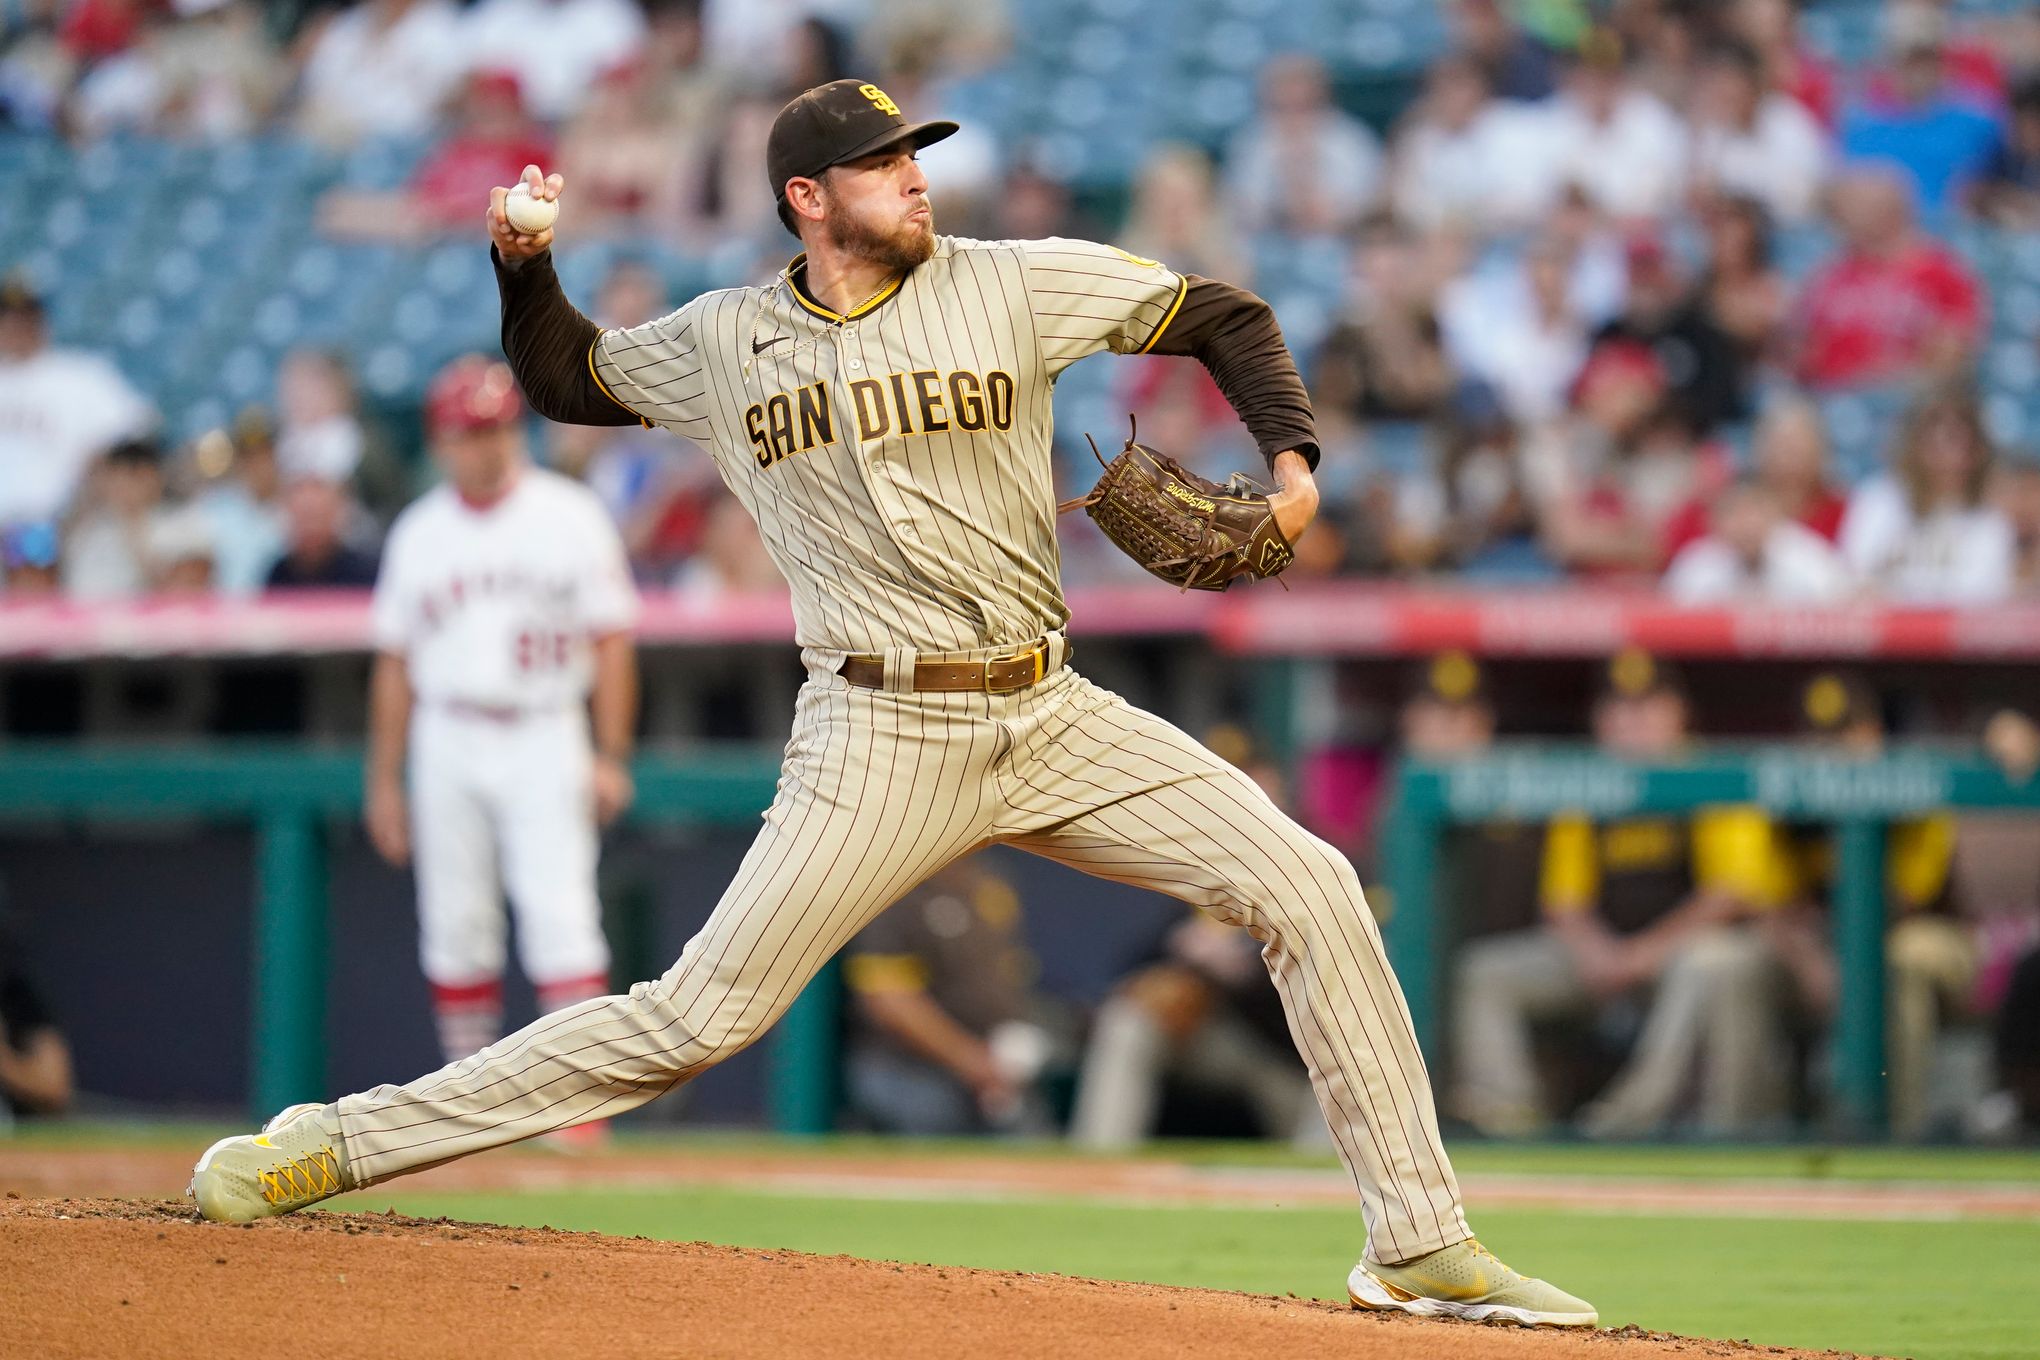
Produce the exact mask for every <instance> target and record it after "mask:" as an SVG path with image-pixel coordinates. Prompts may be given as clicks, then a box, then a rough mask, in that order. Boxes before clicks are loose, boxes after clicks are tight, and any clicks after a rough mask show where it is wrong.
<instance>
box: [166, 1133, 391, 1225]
mask: <svg viewBox="0 0 2040 1360" xmlns="http://www.w3.org/2000/svg"><path fill="white" fill-rule="evenodd" d="M331 1110H332V1106H330V1105H293V1106H291V1107H290V1108H289V1109H287V1110H284V1111H282V1112H281V1113H279V1114H277V1115H276V1117H275V1118H273V1119H271V1120H270V1121H269V1122H268V1123H267V1124H264V1125H263V1126H262V1132H260V1133H252V1134H251V1133H243V1134H237V1135H235V1136H234V1137H232V1138H222V1139H220V1141H219V1142H217V1143H214V1144H213V1145H212V1146H211V1147H209V1148H207V1149H206V1150H205V1156H203V1157H201V1158H199V1159H198V1165H197V1166H195V1167H193V1168H192V1171H191V1184H190V1186H189V1187H187V1188H186V1190H185V1192H184V1193H185V1195H186V1196H187V1197H189V1198H190V1199H191V1200H192V1202H193V1203H195V1204H197V1205H198V1212H199V1214H200V1216H201V1217H204V1218H207V1219H210V1220H212V1221H213V1222H215V1223H249V1222H252V1221H254V1220H255V1219H258V1218H272V1217H274V1216H276V1215H277V1214H287V1213H289V1212H291V1211H292V1210H293V1209H302V1208H304V1207H305V1206H306V1205H308V1204H317V1203H318V1202H319V1201H320V1200H322V1199H331V1198H332V1197H333V1196H335V1195H337V1194H340V1193H341V1192H342V1191H345V1190H352V1189H353V1188H354V1180H353V1178H352V1177H350V1176H349V1175H348V1174H347V1149H346V1145H345V1143H344V1142H343V1141H342V1139H341V1137H340V1120H339V1118H338V1116H337V1115H336V1114H334V1113H331V1112H330V1111H331Z"/></svg>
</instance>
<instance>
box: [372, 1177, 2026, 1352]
mask: <svg viewBox="0 0 2040 1360" xmlns="http://www.w3.org/2000/svg"><path fill="white" fill-rule="evenodd" d="M386 1206H394V1207H396V1208H397V1209H399V1210H401V1211H403V1212H406V1213H415V1214H425V1215H439V1214H446V1215H450V1216H453V1217H456V1218H462V1219H470V1220H479V1221H486V1222H499V1223H519V1224H548V1225H550V1226H553V1227H556V1228H574V1229H584V1230H591V1231H599V1232H608V1233H618V1234H624V1235H631V1234H642V1235H644V1236H647V1237H654V1238H666V1239H672V1240H680V1241H695V1240H699V1241H709V1242H722V1243H729V1244H733V1245H741V1246H753V1247H786V1248H793V1249H796V1250H800V1251H810V1252H822V1253H837V1252H841V1253H848V1254H851V1255H856V1256H865V1257H873V1258H877V1259H882V1260H901V1261H919V1262H928V1263H934V1264H943V1265H970V1266H983V1267H991V1268H998V1269H1009V1270H1034V1271H1059V1272H1062V1273H1065V1274H1072V1275H1094V1276H1101V1277H1106V1278H1117V1279H1127V1280H1149V1281H1155V1282H1159V1283H1166V1284H1183V1285H1203V1286H1210V1287H1214V1288H1223V1289H1244V1290H1251V1291H1256V1292H1261V1293H1273V1294H1281V1293H1290V1292H1293V1293H1295V1294H1297V1295H1299V1296H1302V1297H1318V1298H1339V1297H1342V1294H1341V1289H1342V1286H1343V1284H1344V1278H1343V1272H1344V1270H1345V1269H1346V1267H1347V1266H1349V1265H1350V1264H1351V1262H1352V1258H1353V1257H1354V1256H1355V1255H1357V1253H1358V1251H1359V1248H1360V1244H1361V1239H1360V1224H1359V1216H1358V1213H1357V1211H1355V1212H1343V1211H1336V1210H1322V1209H1298V1210H1280V1211H1270V1210H1257V1209H1230V1208H1205V1207H1197V1208H1164V1207H1140V1208H1129V1207H1121V1206H1100V1205H1092V1204H1084V1203H1080V1202H1076V1201H1049V1202H1045V1203H1009V1202H990V1203H986V1202H956V1201H942V1200H906V1201H902V1200H879V1199H847V1198H826V1197H810V1196H801V1195H780V1194H768V1193H757V1192H751V1191H740V1190H726V1189H713V1188H708V1189H693V1188H688V1189H672V1190H645V1189H632V1190H628V1191H593V1190H591V1191H573V1192H567V1193H536V1194H520V1195H497V1194H432V1195H408V1194H403V1193H390V1189H389V1187H382V1188H379V1189H377V1190H374V1191H370V1192H368V1193H366V1194H363V1195H356V1196H352V1197H350V1198H349V1199H348V1200H343V1201H341V1202H340V1203H339V1204H338V1205H337V1206H336V1207H356V1208H370V1207H373V1208H376V1209H381V1208H383V1207H386ZM1479 1221H1480V1230H1481V1238H1482V1240H1483V1241H1484V1242H1486V1243H1487V1244H1488V1245H1489V1246H1491V1247H1492V1248H1493V1249H1494V1250H1495V1251H1496V1252H1497V1253H1499V1254H1500V1255H1501V1256H1502V1257H1503V1259H1505V1260H1509V1261H1511V1262H1512V1263H1515V1264H1518V1265H1520V1266H1522V1267H1523V1268H1525V1269H1529V1270H1533V1271H1536V1272H1539V1273H1542V1274H1545V1275H1548V1276H1549V1277H1551V1278H1553V1279H1555V1280H1558V1281H1560V1282H1562V1283H1563V1284H1564V1285H1565V1286H1566V1287H1567V1288H1570V1289H1573V1290H1575V1291H1576V1292H1578V1293H1580V1294H1583V1295H1584V1296H1585V1297H1587V1298H1589V1299H1592V1300H1593V1301H1594V1302H1595V1303H1596V1305H1597V1306H1598V1307H1599V1308H1600V1309H1601V1319H1602V1322H1603V1324H1604V1325H1610V1326H1612V1325H1618V1324H1621V1323H1628V1322H1635V1323H1639V1324H1641V1325H1643V1326H1645V1327H1649V1328H1651V1329H1653V1330H1660V1331H1675V1332H1684V1333H1688V1334H1691V1335H1697V1336H1713V1337H1733V1338H1738V1339H1748V1340H1751V1341H1754V1342H1757V1343H1760V1344H1769V1345H1789V1346H1804V1347H1809V1348H1813V1349H1828V1348H1839V1349H1844V1350H1855V1351H1859V1352H1864V1353H1868V1354H1879V1355H1913V1356H1918V1357H1921V1360H1929V1358H1932V1360H1983V1358H1984V1357H1992V1358H1996V1357H2010V1356H2030V1355H2032V1354H2033V1347H2034V1338H2035V1336H2036V1335H2040V1302H2036V1291H2035V1289H2034V1285H2033V1280H2032V1270H2033V1266H2034V1264H2035V1263H2036V1262H2040V1223H2032V1222H1998V1221H1992V1222H1976V1223H1959V1224H1958V1223H1875V1222H1870V1223H1864V1222H1845V1223H1837V1222H1795V1221H1788V1220H1752V1219H1714V1218H1655V1217H1652V1218H1645V1217H1632V1216H1601V1215H1590V1214H1567V1213H1547V1212H1530V1211H1522V1210H1487V1211H1484V1212H1482V1213H1481V1214H1480V1220H1479Z"/></svg>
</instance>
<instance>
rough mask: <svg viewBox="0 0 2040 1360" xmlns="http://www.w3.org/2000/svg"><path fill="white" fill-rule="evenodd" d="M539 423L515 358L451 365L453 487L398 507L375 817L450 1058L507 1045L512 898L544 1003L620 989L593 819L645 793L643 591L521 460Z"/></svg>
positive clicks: (620, 560) (566, 492)
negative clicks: (636, 734) (413, 926)
mask: <svg viewBox="0 0 2040 1360" xmlns="http://www.w3.org/2000/svg"><path fill="white" fill-rule="evenodd" d="M524 416H525V410H524V402H523V400H522V398H521V397H520V396H519V395H518V392H517V386H516V383H515V381H514V379H513V378H512V377H511V374H510V370H509V368H508V367H507V366H506V365H504V364H503V363H501V362H491V361H489V360H486V359H483V358H481V357H479V356H471V357H469V358H465V359H461V360H457V361H456V362H455V363H454V364H452V365H451V366H449V367H448V368H447V369H446V371H445V372H444V373H442V374H441V375H440V376H439V378H438V379H437V380H436V381H435V382H434V384H433V386H432V389H431V392H430V393H429V395H428V398H427V403H426V420H427V425H428V428H429V431H430V435H431V439H432V447H433V455H434V457H435V458H436V459H437V460H438V461H439V463H440V466H441V468H442V469H443V471H444V472H445V474H446V480H445V482H444V483H443V484H442V485H441V486H439V487H438V488H436V489H435V490H433V491H430V492H428V493H427V494H426V495H425V496H423V497H422V498H421V499H419V500H418V501H417V502H416V503H415V504H413V505H412V506H411V507H410V508H409V509H407V510H405V511H404V513H403V514H402V515H400V516H399V517H398V519H397V522H396V526H395V527H394V528H393V529H392V530H391V533H390V540H389V546H388V550H387V552H386V553H385V555H384V558H383V564H382V571H381V574H380V576H379V577H378V579H377V581H376V589H375V639H376V647H377V649H378V655H377V659H376V665H375V675H374V679H373V681H372V682H371V683H372V693H371V696H370V739H369V763H368V772H367V778H368V783H367V790H366V792H367V800H366V820H367V823H368V830H369V834H370V836H371V838H372V839H373V840H374V842H375V845H376V848H377V849H378V850H379V851H381V852H382V854H383V855H384V856H385V857H387V858H388V859H389V860H390V861H391V862H392V863H396V864H402V863H404V862H405V861H407V860H410V859H415V860H416V863H417V881H418V926H419V957H420V960H421V962H422V963H423V965H424V969H425V976H426V979H427V980H428V981H429V982H430V983H431V985H432V1005H433V1015H434V1018H435V1020H436V1021H437V1024H438V1030H439V1041H440V1046H441V1048H442V1049H443V1050H444V1051H445V1054H446V1059H447V1061H448V1062H451V1061H453V1060H454V1059H456V1058H464V1057H466V1056H467V1055H468V1054H470V1053H473V1052H474V1051H475V1050H477V1049H479V1048H482V1047H483V1046H485V1045H487V1044H490V1043H493V1042H494V1041H495V1040H496V1039H498V1038H500V1037H502V1033H503V1028H502V1022H503V981H502V980H503V965H504V939H505V934H506V923H505V920H504V915H503V905H502V903H503V894H504V889H505V888H507V889H508V890H509V897H510V902H511V905H512V906H513V907H514V908H515V909H516V915H517V943H518V954H519V961H520V962H521V963H522V964H523V967H524V973H525V976H526V977H528V978H529V979H530V980H531V982H532V985H533V987H534V988H535V989H536V990H537V993H538V1001H539V1009H540V1011H541V1012H546V1011H553V1010H558V1009H559V1008H561V1007H563V1006H570V1005H573V1004H574V1003H575V1002H578V1001H585V1000H587V999H588V998H589V997H591V996H601V995H602V994H604V993H605V992H607V991H608V990H609V949H608V946H607V944H606V943H605V942H604V940H603V937H602V922H601V910H600V906H599V903H598V901H597V898H596V892H595V858H596V824H597V822H598V821H608V820H609V819H611V818H613V817H615V816H616V815H617V814H618V813H620V812H621V811H623V809H624V808H625V807H626V806H627V805H628V804H629V802H630V798H631V782H630V775H629V772H628V769H627V767H626V764H625V762H626V760H627V759H628V756H629V752H630V743H631V735H632V729H633V726H634V724H635V721H636V715H637V671H636V661H635V657H634V655H633V653H632V643H631V629H632V627H633V626H634V624H635V623H636V620H637V596H636V593H635V592H634V591H633V589H632V587H631V582H630V572H629V567H628V565H627V564H626V561H625V556H624V550H623V544H622V542H621V541H620V540H619V538H618V536H617V533H616V530H615V528H614V527H613V526H612V525H611V523H610V521H609V517H608V515H607V514H606V513H605V512H604V511H603V509H602V506H601V504H600V503H599V502H598V501H597V500H596V499H595V497H594V496H593V495H592V494H591V493H590V492H589V491H588V490H587V489H586V488H584V487H582V486H581V485H579V484H578V483H575V482H571V481H569V480H567V479H566V478H564V477H561V476H559V475H557V474H556V473H552V472H549V471H547V470H545V469H543V468H537V467H532V466H531V465H530V464H529V463H528V462H527V460H526V458H525V453H524V432H523V428H522V426H523V421H524ZM591 696H592V705H591V702H590V701H591ZM591 707H592V712H593V722H594V727H595V733H596V742H595V749H593V750H591V749H590V742H589V724H590V718H589V714H590V710H591ZM407 754H408V765H409V772H410V793H409V798H408V799H407V798H406V796H405V780H404V774H405V766H406V763H407V762H406V756H407Z"/></svg>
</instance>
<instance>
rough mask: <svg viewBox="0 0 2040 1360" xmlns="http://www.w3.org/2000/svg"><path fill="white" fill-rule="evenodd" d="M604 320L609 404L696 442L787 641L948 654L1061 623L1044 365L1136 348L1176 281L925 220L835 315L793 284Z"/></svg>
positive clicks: (1174, 302) (1071, 250)
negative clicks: (926, 230) (777, 598)
mask: <svg viewBox="0 0 2040 1360" xmlns="http://www.w3.org/2000/svg"><path fill="white" fill-rule="evenodd" d="M801 263H802V262H801V260H799V259H796V260H795V261H794V263H793V264H791V265H789V266H788V267H787V270H786V271H785V272H784V273H782V274H781V275H780V277H779V278H778V279H777V280H776V281H775V282H774V283H772V284H771V285H770V286H768V287H763V288H735V289H729V290H726V291H723V292H716V293H709V294H706V295H704V296H702V297H699V298H696V299H695V300H694V301H693V302H691V303H689V304H688V305H687V306H685V307H682V308H681V309H680V310H679V311H677V312H674V313H673V314H672V315H670V316H667V317H664V318H661V319H660V320H657V321H653V322H650V323H648V324H646V325H643V326H638V327H635V328H633V329H630V330H623V331H609V332H605V333H604V334H603V335H602V336H601V338H600V339H598V340H597V341H596V343H595V347H594V349H593V350H592V351H591V353H590V362H591V365H592V367H593V368H594V371H595V375H596V377H597V378H598V379H599V380H600V381H601V383H602V384H603V386H604V387H606V388H607V389H608V391H609V392H610V394H611V395H612V396H614V397H615V398H616V399H617V400H618V401H620V402H622V403H623V404H624V405H625V406H626V407H628V408H629V409H630V410H632V411H634V412H636V413H638V414H639V415H640V416H641V417H643V418H644V419H646V420H649V421H651V422H653V423H655V424H659V425H663V426H665V427H666V428H667V429H670V430H673V431H674V432H676V433H678V434H682V435H685V436H687V437H688V438H690V439H693V440H695V441H696V442H697V443H700V444H701V445H703V446H704V447H705V448H707V449H708V451H709V452H710V454H711V455H712V456H713V457H714V459H715V461H716V465H717V466H718V468H720V469H721V472H722V476H723V479H724V480H725V481H726V482H727V483H728V484H729V486H730V488H731V490H733V491H734V492H735V493H736V495H737V497H738V499H740V500H741V501H742V502H743V504H744V507H745V508H746V509H747V510H749V511H750V512H751V515H752V516H753V517H754V518H755V519H756V520H757V522H758V527H759V530H760V532H761V533H762V535H763V537H764V540H765V544H766V547H767V548H768V549H769V550H770V552H771V554H772V557H773V560H774V561H775V562H777V564H778V566H779V569H780V572H781V574H782V575H784V576H785V577H786V579H787V581H788V582H789V583H791V586H792V590H793V604H794V618H795V623H796V628H797V636H798V638H799V641H800V643H801V645H802V646H806V647H817V648H822V649H826V650H834V651H844V652H879V651H882V650H884V649H885V648H887V647H910V648H912V649H914V650H915V651H917V652H956V651H967V650H972V649H978V648H984V647H995V646H1002V645H1005V644H1009V643H1010V644H1019V643H1025V642H1029V641H1032V640H1033V639H1035V638H1037V637H1040V636H1041V635H1042V634H1043V633H1044V632H1047V631H1049V630H1050V629H1054V628H1060V627H1061V626H1062V625H1063V624H1064V623H1066V622H1068V619H1069V610H1068V609H1067V608H1066V607H1065V605H1064V604H1063V598H1062V588H1061V586H1060V584H1059V582H1058V576H1059V568H1060V555H1059V552H1058V549H1057V545H1056V537H1055V489H1054V469H1053V466H1052V462H1051V457H1050V433H1051V430H1052V426H1053V420H1054V415H1053V410H1052V398H1053V394H1054V386H1055V379H1056V377H1057V375H1059V374H1060V373H1061V372H1062V371H1063V369H1065V368H1067V367H1068V366H1069V365H1070V364H1072V363H1075V362H1076V361H1077V360H1079V359H1081V358H1083V357H1085V356H1086V355H1089V354H1096V353H1098V352H1099V351H1101V350H1107V349H1109V350H1113V351H1115V352H1117V353H1121V354H1127V353H1134V352H1138V351H1142V350H1145V349H1148V348H1151V347H1152V346H1153V344H1154V342H1155V341H1156V340H1157V339H1158V338H1160V336H1161V334H1162V331H1163V330H1164V329H1165V328H1166V327H1167V326H1168V324H1169V321H1170V319H1171V318H1173V317H1174V315H1175V313H1176V309H1177V308H1178V307H1179V306H1180V305H1181V303H1182V300H1183V294H1184V291H1185V286H1186V285H1185V281H1184V279H1183V277H1182V276H1181V275H1180V274H1177V273H1175V272H1173V271H1171V270H1169V269H1167V268H1165V267H1163V266H1162V265H1160V264H1158V263H1156V262H1154V261H1152V260H1142V259H1140V258H1138V257H1136V256H1132V255H1128V254H1126V253H1125V252H1123V251H1119V250H1115V249H1114V248H1112V247H1111V246H1104V245H1097V244H1094V243H1092V242H1088V241H1072V240H1064V239H1059V238H1055V239H1049V240H1044V241H970V240H964V239H961V238H957V237H939V238H937V241H936V247H935V253H934V255H933V257H932V258H930V259H929V260H928V261H927V262H926V263H925V264H922V265H921V266H920V267H918V268H916V269H914V270H913V271H911V272H910V273H908V274H907V275H906V276H905V278H904V280H902V281H898V282H895V283H893V284H890V285H888V286H887V288H886V289H885V291H883V292H881V293H879V294H878V295H877V296H875V297H873V298H871V299H870V300H869V301H867V302H865V303H864V304H863V305H861V306H860V307H858V308H857V309H856V310H854V311H853V312H851V313H849V314H847V315H838V314H837V313H835V312H832V311H830V310H828V309H827V308H825V307H822V306H820V305H819V304H817V303H815V302H814V301H813V300H812V299H811V298H809V297H808V296H806V294H804V293H803V292H802V291H800V290H799V289H798V288H797V287H796V286H795V283H794V276H795V274H796V271H797V270H798V269H799V268H800V266H801Z"/></svg>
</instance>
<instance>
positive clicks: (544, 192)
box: [488, 165, 567, 264]
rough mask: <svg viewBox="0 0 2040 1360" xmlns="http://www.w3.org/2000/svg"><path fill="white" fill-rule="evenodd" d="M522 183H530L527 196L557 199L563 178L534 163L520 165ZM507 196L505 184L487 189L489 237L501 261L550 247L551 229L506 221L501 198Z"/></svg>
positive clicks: (540, 252) (551, 240) (511, 259)
mask: <svg viewBox="0 0 2040 1360" xmlns="http://www.w3.org/2000/svg"><path fill="white" fill-rule="evenodd" d="M524 183H526V184H528V185H530V186H531V196H532V197H533V198H542V199H547V200H557V199H558V198H559V196H560V190H562V189H564V188H566V184H567V182H566V181H565V180H564V179H562V178H561V177H560V176H558V175H548V174H545V173H543V172H542V171H540V170H539V168H538V167H537V166H535V165H527V166H525V167H524ZM509 196H510V191H509V190H508V189H505V188H495V189H491V190H489V213H488V221H489V239H490V240H491V241H493V242H494V243H495V246H496V253H497V254H498V255H501V256H502V257H503V259H504V260H505V262H507V263H513V264H514V263H515V262H517V261H519V260H528V259H530V258H531V257H532V256H534V255H538V254H542V253H543V252H545V251H547V250H550V249H551V248H552V243H553V229H552V228H551V227H547V228H546V229H545V230H544V231H540V232H521V231H519V230H517V229H516V228H515V227H513V226H511V225H510V219H509V218H508V217H506V216H504V214H503V200H504V199H506V198H508V197H509Z"/></svg>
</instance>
